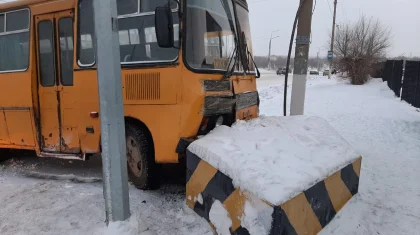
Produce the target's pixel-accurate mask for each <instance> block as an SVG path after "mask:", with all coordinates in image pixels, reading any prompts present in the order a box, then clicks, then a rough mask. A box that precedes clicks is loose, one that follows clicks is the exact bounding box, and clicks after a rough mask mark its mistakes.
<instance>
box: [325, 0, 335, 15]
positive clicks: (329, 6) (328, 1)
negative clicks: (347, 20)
mask: <svg viewBox="0 0 420 235" xmlns="http://www.w3.org/2000/svg"><path fill="white" fill-rule="evenodd" d="M325 1H327V3H328V8H329V9H330V14H331V16H333V12H332V9H331V4H330V0H325Z"/></svg>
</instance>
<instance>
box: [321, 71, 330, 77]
mask: <svg viewBox="0 0 420 235" xmlns="http://www.w3.org/2000/svg"><path fill="white" fill-rule="evenodd" d="M329 73H330V70H324V72H323V73H322V76H328V74H329Z"/></svg>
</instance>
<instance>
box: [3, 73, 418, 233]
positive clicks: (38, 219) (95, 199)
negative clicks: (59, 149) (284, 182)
mask: <svg viewBox="0 0 420 235" xmlns="http://www.w3.org/2000/svg"><path fill="white" fill-rule="evenodd" d="M283 79H284V76H276V75H275V74H270V73H265V74H263V77H262V78H260V79H259V80H258V85H259V91H260V96H261V113H262V114H264V115H277V116H279V115H281V114H282V105H283V104H282V99H283V98H282V97H283V88H284V87H283V82H284V80H283ZM290 81H292V79H291V80H290ZM289 84H291V82H290V83H289ZM307 91H308V92H307V97H306V98H307V99H306V109H305V110H306V115H309V116H319V117H322V118H324V119H326V120H327V121H328V122H329V123H330V124H331V125H332V126H333V127H334V128H335V129H336V130H337V132H338V133H339V134H340V135H341V136H343V137H344V139H346V140H347V141H348V142H349V143H350V144H351V145H352V146H353V147H354V148H355V149H356V151H358V152H359V153H361V154H362V156H363V157H364V158H363V163H362V173H361V182H360V190H359V194H358V195H357V196H355V197H354V198H353V199H352V200H351V201H350V202H349V203H348V204H347V205H346V206H345V207H344V209H343V210H342V211H341V212H340V213H339V214H338V215H337V217H336V218H335V219H334V220H333V221H332V222H331V224H330V225H328V226H327V227H326V228H325V229H324V230H323V231H322V232H321V234H322V235H328V234H419V232H418V231H419V230H420V225H419V224H420V183H418V179H420V171H419V170H418V169H420V113H419V112H417V111H416V109H415V108H413V107H411V106H409V105H408V104H406V103H404V102H401V101H399V100H398V99H396V98H395V97H394V96H393V94H392V92H391V91H390V90H389V89H388V88H387V87H386V85H385V84H384V83H382V82H381V81H380V80H372V81H370V82H369V83H368V84H366V85H364V86H351V85H349V84H348V83H347V82H344V81H340V80H339V79H333V80H328V79H326V78H325V77H321V76H317V77H312V78H311V79H309V81H308V84H307ZM289 97H290V90H289ZM40 161H41V164H40ZM43 161H46V160H45V159H37V160H36V161H35V160H28V161H17V160H14V161H9V162H7V163H3V164H0V202H1V204H0V205H1V206H0V234H2V235H12V234H13V235H14V234H21V235H26V234H29V235H32V234H34V235H35V234H81V235H83V234H104V232H105V234H116V233H119V234H122V232H124V231H121V229H126V232H134V233H135V234H139V233H140V234H187V235H188V234H191V235H192V234H209V235H210V234H212V232H211V230H210V227H209V226H208V224H207V222H206V221H204V220H203V219H201V218H199V217H198V216H197V215H195V214H194V212H192V211H191V210H190V209H188V208H187V207H186V205H185V195H184V187H183V186H181V185H178V184H168V185H165V186H164V187H163V188H162V189H161V190H159V191H155V192H143V191H140V190H137V189H135V188H133V187H130V202H131V211H132V214H133V215H134V216H133V219H132V220H131V221H130V225H131V227H123V228H119V227H118V225H113V226H112V228H111V230H104V223H103V222H104V219H105V215H104V211H103V208H104V202H103V195H102V186H101V184H100V183H99V182H96V183H77V182H80V181H83V180H80V179H79V178H78V177H77V176H76V177H73V176H66V177H64V178H67V179H71V180H73V181H68V180H66V181H63V180H45V179H34V178H28V177H24V176H22V175H21V174H20V173H18V172H17V169H19V168H24V169H25V170H26V171H47V172H51V173H55V172H56V171H57V170H54V169H56V168H59V169H60V171H65V172H68V173H71V172H72V167H71V166H70V167H69V166H67V165H69V163H68V161H61V162H59V163H56V164H53V163H51V164H50V163H48V164H42V162H43ZM72 164H73V165H75V164H76V163H72ZM70 165H71V164H70ZM73 167H74V168H77V169H75V171H76V172H77V174H79V175H82V176H83V177H85V178H86V177H87V178H88V179H91V180H92V181H96V179H97V176H98V173H99V174H100V170H99V171H98V169H97V168H95V167H94V166H90V165H88V166H84V165H77V166H73ZM52 168H54V169H52ZM84 171H86V172H84ZM77 174H76V175H77ZM35 176H36V175H35ZM83 177H80V178H83ZM88 182H89V180H88ZM119 229H120V230H119ZM112 231H118V232H114V233H113V232H112Z"/></svg>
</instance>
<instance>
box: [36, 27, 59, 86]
mask: <svg viewBox="0 0 420 235" xmlns="http://www.w3.org/2000/svg"><path fill="white" fill-rule="evenodd" d="M38 35H39V42H38V45H39V71H40V75H41V76H40V80H41V85H42V86H54V84H55V76H54V71H55V69H54V48H53V44H52V42H53V26H52V22H51V21H49V20H48V21H41V22H39V25H38Z"/></svg>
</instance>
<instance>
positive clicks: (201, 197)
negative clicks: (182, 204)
mask: <svg viewBox="0 0 420 235" xmlns="http://www.w3.org/2000/svg"><path fill="white" fill-rule="evenodd" d="M197 202H198V203H200V204H201V205H203V195H201V193H199V194H198V198H197Z"/></svg>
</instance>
